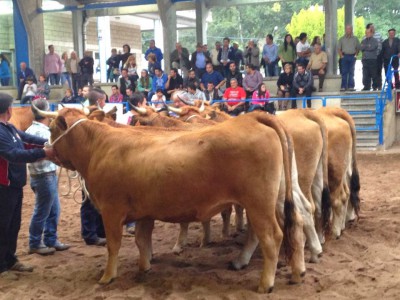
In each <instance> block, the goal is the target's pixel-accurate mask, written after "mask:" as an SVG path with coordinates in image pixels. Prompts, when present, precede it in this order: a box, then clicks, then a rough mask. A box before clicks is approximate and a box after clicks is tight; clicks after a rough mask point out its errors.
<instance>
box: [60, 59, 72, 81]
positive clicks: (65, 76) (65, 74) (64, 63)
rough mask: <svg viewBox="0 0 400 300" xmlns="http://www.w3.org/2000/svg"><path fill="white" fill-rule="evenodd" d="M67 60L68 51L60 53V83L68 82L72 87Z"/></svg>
mask: <svg viewBox="0 0 400 300" xmlns="http://www.w3.org/2000/svg"><path fill="white" fill-rule="evenodd" d="M67 61H68V53H67V52H63V54H62V55H61V62H62V65H61V85H64V84H65V82H68V87H69V88H72V84H71V77H70V76H69V72H68V69H67Z"/></svg>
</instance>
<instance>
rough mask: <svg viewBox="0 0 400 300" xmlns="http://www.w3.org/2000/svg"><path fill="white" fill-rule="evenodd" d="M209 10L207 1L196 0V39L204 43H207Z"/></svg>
mask: <svg viewBox="0 0 400 300" xmlns="http://www.w3.org/2000/svg"><path fill="white" fill-rule="evenodd" d="M208 12H209V9H208V8H207V7H206V4H205V1H203V0H196V41H197V42H198V43H202V44H203V45H204V44H206V43H207V21H206V20H207V17H208Z"/></svg>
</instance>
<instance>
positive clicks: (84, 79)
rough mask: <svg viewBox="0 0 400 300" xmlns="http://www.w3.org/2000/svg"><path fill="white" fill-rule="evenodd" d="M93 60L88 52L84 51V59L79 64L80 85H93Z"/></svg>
mask: <svg viewBox="0 0 400 300" xmlns="http://www.w3.org/2000/svg"><path fill="white" fill-rule="evenodd" d="M93 65H94V60H93V57H92V56H91V52H90V51H85V54H84V57H83V58H82V59H81V61H80V62H79V66H80V67H81V85H82V86H84V85H93Z"/></svg>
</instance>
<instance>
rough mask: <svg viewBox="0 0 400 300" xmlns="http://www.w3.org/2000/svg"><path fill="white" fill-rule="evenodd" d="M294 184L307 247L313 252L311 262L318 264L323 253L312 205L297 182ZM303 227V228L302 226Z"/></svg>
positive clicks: (295, 198) (294, 197)
mask: <svg viewBox="0 0 400 300" xmlns="http://www.w3.org/2000/svg"><path fill="white" fill-rule="evenodd" d="M292 182H293V200H294V203H295V206H296V208H297V209H298V211H299V212H300V214H301V217H302V218H303V230H304V234H305V235H306V241H307V245H308V247H309V248H310V251H311V258H310V262H318V256H319V255H320V254H321V253H322V246H321V243H320V241H319V238H318V235H317V232H316V230H315V224H314V216H313V213H312V208H311V203H310V202H309V200H307V198H306V197H305V196H304V194H303V193H302V191H301V189H300V186H299V185H298V183H297V181H294V180H293V181H292ZM300 227H301V226H300Z"/></svg>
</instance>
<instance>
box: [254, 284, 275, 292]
mask: <svg viewBox="0 0 400 300" xmlns="http://www.w3.org/2000/svg"><path fill="white" fill-rule="evenodd" d="M273 290H274V287H273V286H271V287H270V288H264V287H262V286H259V287H258V290H257V292H258V293H259V294H265V293H268V294H270V293H272V291H273Z"/></svg>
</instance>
